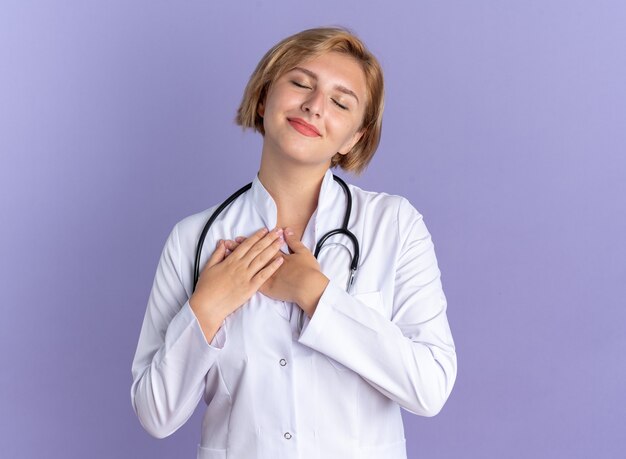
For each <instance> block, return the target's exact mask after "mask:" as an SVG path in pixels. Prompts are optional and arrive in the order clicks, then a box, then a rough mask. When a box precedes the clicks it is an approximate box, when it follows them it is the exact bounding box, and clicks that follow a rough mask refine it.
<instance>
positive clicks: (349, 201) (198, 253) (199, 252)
mask: <svg viewBox="0 0 626 459" xmlns="http://www.w3.org/2000/svg"><path fill="white" fill-rule="evenodd" d="M333 178H334V179H335V181H336V182H337V183H338V184H339V185H341V187H342V188H343V190H344V192H345V193H346V199H347V204H346V211H345V214H344V218H343V223H342V226H341V228H337V229H334V230H331V231H329V232H327V233H326V234H324V235H323V236H322V237H321V238H320V240H319V241H317V244H316V245H315V252H314V256H315V258H317V257H318V255H319V253H320V251H321V250H322V247H323V245H324V243H325V242H326V240H327V239H328V238H330V237H332V236H334V235H336V234H343V235H345V236H347V237H348V238H349V239H350V240H351V241H352V245H353V246H354V252H353V255H352V261H351V263H350V278H349V279H348V284H347V286H346V290H347V291H348V292H350V289H351V287H352V284H353V283H354V279H355V277H356V272H357V269H358V266H359V256H360V249H359V241H358V239H357V237H356V236H355V235H354V234H353V233H352V232H351V231H350V230H349V229H348V223H349V221H350V215H351V213H352V193H350V190H349V189H348V185H347V184H346V182H344V181H343V180H342V179H341V178H340V177H338V176H336V175H335V174H333ZM250 188H252V182H250V183H248V184H247V185H245V186H243V187H241V188H240V189H238V190H237V191H235V192H234V193H233V194H232V195H230V196H229V197H228V199H226V200H225V201H224V202H223V203H222V204H220V206H219V207H218V208H217V209H216V210H215V212H213V214H212V215H211V217H210V218H209V220H208V221H207V222H206V224H205V225H204V228H203V229H202V232H201V233H200V238H199V239H198V245H197V247H196V257H195V262H194V269H193V290H192V292H194V291H195V290H196V285H197V284H198V279H199V277H200V257H201V255H202V247H203V246H204V240H205V239H206V235H207V234H208V232H209V229H210V228H211V225H212V224H213V222H215V220H216V219H217V217H218V216H219V215H220V214H221V213H222V212H223V211H224V210H225V209H226V208H227V207H228V206H229V205H230V204H232V203H233V201H235V200H236V199H237V198H238V197H239V196H241V195H242V194H244V193H245V192H246V191H248V190H249V189H250Z"/></svg>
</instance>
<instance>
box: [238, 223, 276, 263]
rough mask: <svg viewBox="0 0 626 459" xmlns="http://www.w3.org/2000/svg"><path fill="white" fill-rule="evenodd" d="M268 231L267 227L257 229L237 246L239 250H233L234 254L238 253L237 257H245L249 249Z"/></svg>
mask: <svg viewBox="0 0 626 459" xmlns="http://www.w3.org/2000/svg"><path fill="white" fill-rule="evenodd" d="M267 233H268V230H267V228H261V229H260V230H257V231H256V232H255V233H254V234H253V235H252V236H250V237H249V238H247V239H246V240H245V241H243V242H242V243H241V244H240V245H239V247H237V251H236V252H234V251H233V255H236V257H237V258H239V259H241V258H243V257H244V256H245V255H246V253H248V250H250V248H251V247H253V246H254V244H256V243H257V242H258V241H260V240H261V239H262V238H263V237H264V236H265V235H266V234H267Z"/></svg>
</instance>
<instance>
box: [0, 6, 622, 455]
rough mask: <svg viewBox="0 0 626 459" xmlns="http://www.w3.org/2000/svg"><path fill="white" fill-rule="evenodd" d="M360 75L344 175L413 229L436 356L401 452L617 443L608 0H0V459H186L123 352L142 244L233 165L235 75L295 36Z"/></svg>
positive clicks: (616, 219)
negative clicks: (362, 165)
mask: <svg viewBox="0 0 626 459" xmlns="http://www.w3.org/2000/svg"><path fill="white" fill-rule="evenodd" d="M329 24H341V25H346V26H348V27H351V28H352V29H353V30H355V31H356V32H357V33H358V34H359V35H360V36H361V37H362V38H363V39H364V40H365V42H366V43H367V44H368V45H369V47H370V48H371V49H372V51H373V52H374V53H375V54H376V55H378V57H379V58H380V60H381V62H382V64H383V67H384V69H385V75H386V82H387V100H386V111H385V121H384V132H383V139H382V143H381V145H380V148H379V151H378V153H377V156H376V157H375V158H374V160H373V162H372V163H371V166H370V168H369V169H368V170H367V172H366V173H365V174H364V175H363V176H362V177H361V178H358V179H356V178H352V177H351V176H348V177H347V178H348V180H349V181H352V182H354V183H356V184H358V185H360V186H361V187H363V188H366V189H371V190H376V191H386V192H389V193H395V194H402V195H404V196H406V197H408V198H409V199H410V200H411V202H412V203H413V204H414V205H415V206H416V207H417V208H418V209H419V210H420V211H421V212H422V213H423V214H424V216H425V220H426V223H427V225H428V227H429V229H430V231H431V233H432V235H433V239H434V241H435V246H436V249H437V254H438V257H439V262H440V267H441V270H442V273H443V276H442V280H443V283H444V288H445V291H446V293H447V296H448V300H449V306H448V307H449V309H448V317H449V320H450V324H451V327H452V331H453V335H454V338H455V341H456V344H457V349H458V361H459V373H458V379H457V383H456V387H455V389H454V390H453V392H452V395H451V397H450V399H449V401H448V404H447V405H446V406H445V407H444V409H443V411H442V412H441V413H440V414H439V415H438V416H437V417H435V418H429V419H428V418H424V419H422V418H418V417H415V416H412V415H408V413H407V415H406V416H405V424H406V434H407V439H408V451H409V457H410V458H412V459H416V458H429V459H431V458H459V457H464V458H589V457H602V458H617V457H625V456H624V455H625V454H626V435H625V432H626V396H625V395H624V389H626V357H625V354H626V299H625V296H626V292H625V290H626V289H625V286H626V247H625V244H624V238H625V237H626V186H625V183H626V58H625V57H624V56H626V4H625V3H624V2H623V1H620V0H615V1H607V0H595V1H591V0H589V1H580V0H578V1H577V0H561V1H557V0H555V1H550V0H541V1H539V0H532V1H529V0H519V1H502V0H492V1H485V0H479V1H439V2H436V1H419V2H418V1H405V2H398V1H388V2H382V1H381V2H369V3H368V2H364V1H357V0H353V1H346V2H335V1H334V0H316V1H314V2H293V1H290V2H287V1H284V0H277V1H268V0H265V1H263V0H259V1H248V2H217V1H209V0H206V1H197V0H196V1H192V0H186V1H179V2H174V1H168V2H165V1H146V0H143V1H120V0H116V1H100V2H96V1H78V0H66V1H56V2H53V1H24V0H2V3H0V293H1V300H0V308H1V312H2V319H1V321H0V413H1V414H0V456H1V457H2V458H10V459H13V458H35V457H45V458H91V459H99V458H133V459H135V458H153V459H156V458H173V457H176V458H183V457H190V458H191V457H195V456H194V455H195V447H196V443H197V442H198V439H199V431H200V417H199V414H200V411H201V410H198V411H197V412H196V414H195V415H194V417H193V418H192V419H190V421H189V422H188V423H187V424H186V425H185V426H184V427H183V428H181V429H180V430H179V431H178V432H176V433H175V434H174V435H173V436H171V437H169V438H167V439H165V440H156V439H153V438H151V437H149V436H148V435H147V434H146V433H145V432H144V431H143V430H142V429H141V427H140V425H139V422H138V421H137V419H136V417H135V415H134V413H133V411H132V408H131V404H130V395H129V392H130V384H131V375H130V365H131V361H132V358H133V354H134V351H135V346H136V343H137V338H138V335H139V328H140V325H141V321H142V318H143V314H144V311H145V305H146V301H147V297H148V294H149V291H150V287H151V285H152V278H153V276H154V272H155V269H156V263H157V260H158V257H159V255H160V251H161V248H162V246H163V243H164V241H165V238H166V236H167V234H168V233H169V231H170V229H171V228H172V226H173V225H174V224H175V223H176V222H177V221H178V220H180V219H181V218H183V217H185V216H187V215H189V214H191V213H194V212H197V211H199V210H202V209H204V208H206V207H209V206H211V205H213V204H216V203H217V202H218V201H221V200H222V199H223V198H224V197H226V196H227V195H228V194H230V193H231V192H232V191H233V190H235V189H236V188H237V187H239V186H240V185H242V184H244V183H246V182H247V181H250V180H251V179H252V178H253V177H254V174H255V173H256V171H257V167H258V164H259V154H260V145H261V142H260V137H259V136H257V135H254V134H252V133H247V134H242V133H241V131H240V129H239V128H238V127H236V126H235V125H234V123H233V121H232V120H233V117H234V114H235V109H236V107H237V105H238V103H239V101H240V98H241V95H242V92H243V88H244V86H245V84H246V81H247V78H248V76H249V74H250V73H251V72H252V70H253V69H254V67H255V65H256V63H257V61H258V60H259V58H260V57H261V56H262V54H263V53H264V52H265V51H266V50H267V49H268V48H269V47H270V46H272V45H273V44H274V43H275V42H277V41H278V40H279V39H281V38H283V37H285V36H286V35H288V34H291V33H294V32H297V31H299V30H301V29H304V28H309V27H313V26H318V25H329Z"/></svg>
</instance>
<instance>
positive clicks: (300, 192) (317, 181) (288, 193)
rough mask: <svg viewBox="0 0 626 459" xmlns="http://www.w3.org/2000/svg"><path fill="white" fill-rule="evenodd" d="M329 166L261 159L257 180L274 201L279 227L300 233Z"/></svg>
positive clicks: (311, 212)
mask: <svg viewBox="0 0 626 459" xmlns="http://www.w3.org/2000/svg"><path fill="white" fill-rule="evenodd" d="M327 170H328V165H324V166H323V167H320V166H317V167H312V166H310V165H308V166H304V165H294V164H289V163H288V162H285V161H272V159H271V158H270V157H269V155H263V156H262V158H261V167H260V169H259V174H258V175H259V181H260V182H261V183H262V184H263V186H264V187H265V189H266V190H267V191H268V193H269V194H270V196H272V198H273V199H274V202H275V203H276V208H277V210H278V220H277V226H278V227H282V228H285V227H290V228H292V229H293V230H294V231H295V233H296V235H298V236H301V235H302V233H303V232H304V229H305V227H306V224H307V223H308V221H309V219H310V218H311V215H313V212H315V209H317V203H318V199H319V194H320V189H321V187H322V181H323V180H324V175H325V174H326V171H327Z"/></svg>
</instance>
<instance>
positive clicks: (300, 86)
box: [292, 81, 311, 89]
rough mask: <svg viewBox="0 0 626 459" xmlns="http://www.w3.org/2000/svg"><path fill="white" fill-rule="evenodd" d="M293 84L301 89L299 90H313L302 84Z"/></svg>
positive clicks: (295, 82) (294, 82)
mask: <svg viewBox="0 0 626 459" xmlns="http://www.w3.org/2000/svg"><path fill="white" fill-rule="evenodd" d="M292 83H293V84H294V85H296V86H297V87H299V88H304V89H311V88H309V87H308V86H306V85H303V84H302V83H298V82H297V81H292Z"/></svg>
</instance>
